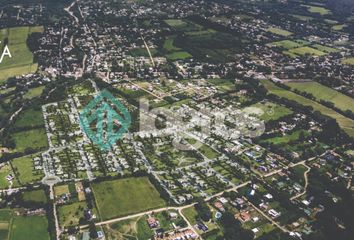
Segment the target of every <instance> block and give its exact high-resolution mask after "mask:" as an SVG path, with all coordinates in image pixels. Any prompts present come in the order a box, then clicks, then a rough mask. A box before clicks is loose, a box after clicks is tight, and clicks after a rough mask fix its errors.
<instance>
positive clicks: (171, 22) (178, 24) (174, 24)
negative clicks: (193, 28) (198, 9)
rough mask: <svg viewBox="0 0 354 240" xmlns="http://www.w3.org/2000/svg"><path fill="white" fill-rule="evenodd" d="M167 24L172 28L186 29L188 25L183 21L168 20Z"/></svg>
mask: <svg viewBox="0 0 354 240" xmlns="http://www.w3.org/2000/svg"><path fill="white" fill-rule="evenodd" d="M165 23H167V24H168V25H169V26H171V27H184V26H186V25H187V23H186V22H185V21H183V20H181V19H167V20H165Z"/></svg>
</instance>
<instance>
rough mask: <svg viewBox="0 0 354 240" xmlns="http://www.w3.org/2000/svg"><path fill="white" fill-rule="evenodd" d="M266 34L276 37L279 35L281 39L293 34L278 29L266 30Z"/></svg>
mask: <svg viewBox="0 0 354 240" xmlns="http://www.w3.org/2000/svg"><path fill="white" fill-rule="evenodd" d="M267 32H271V33H274V34H277V35H280V36H283V37H288V36H290V35H292V34H293V33H292V32H289V31H286V30H284V29H280V28H275V27H270V28H268V29H267Z"/></svg>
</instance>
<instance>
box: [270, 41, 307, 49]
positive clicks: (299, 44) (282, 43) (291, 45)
mask: <svg viewBox="0 0 354 240" xmlns="http://www.w3.org/2000/svg"><path fill="white" fill-rule="evenodd" d="M307 44H309V43H308V42H306V41H303V40H282V41H277V42H272V43H269V44H267V45H269V46H272V45H275V46H277V47H282V48H285V49H293V48H298V47H302V46H304V45H307Z"/></svg>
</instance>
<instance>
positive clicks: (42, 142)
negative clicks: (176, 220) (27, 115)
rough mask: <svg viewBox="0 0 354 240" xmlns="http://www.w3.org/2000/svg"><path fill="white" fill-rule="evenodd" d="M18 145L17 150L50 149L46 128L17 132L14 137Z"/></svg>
mask: <svg viewBox="0 0 354 240" xmlns="http://www.w3.org/2000/svg"><path fill="white" fill-rule="evenodd" d="M12 138H13V139H14V141H15V143H16V150H17V151H19V152H22V151H24V150H25V149H26V148H29V147H30V148H33V149H41V148H46V147H48V141H47V135H46V133H45V130H44V128H43V129H42V128H40V129H33V130H28V131H22V132H17V133H14V134H13V135H12Z"/></svg>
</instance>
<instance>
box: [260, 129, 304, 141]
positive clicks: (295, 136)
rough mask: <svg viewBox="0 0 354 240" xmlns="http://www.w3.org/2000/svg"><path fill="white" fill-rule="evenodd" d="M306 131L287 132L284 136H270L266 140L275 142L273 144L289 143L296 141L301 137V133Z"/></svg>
mask: <svg viewBox="0 0 354 240" xmlns="http://www.w3.org/2000/svg"><path fill="white" fill-rule="evenodd" d="M301 132H304V133H306V132H305V131H295V132H293V133H291V134H286V135H285V136H282V137H274V138H269V139H266V140H265V142H269V143H273V144H285V143H289V142H290V141H294V140H297V139H299V136H300V133H301Z"/></svg>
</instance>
